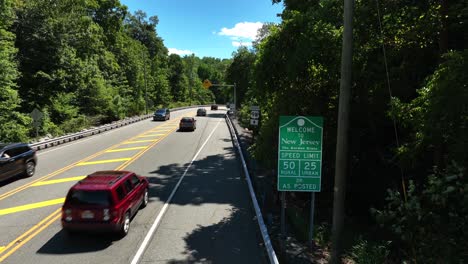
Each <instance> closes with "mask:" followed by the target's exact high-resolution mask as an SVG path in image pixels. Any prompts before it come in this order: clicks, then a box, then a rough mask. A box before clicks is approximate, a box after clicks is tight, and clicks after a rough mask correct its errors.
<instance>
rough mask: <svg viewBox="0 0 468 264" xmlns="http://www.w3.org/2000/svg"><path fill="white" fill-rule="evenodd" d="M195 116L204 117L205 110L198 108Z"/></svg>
mask: <svg viewBox="0 0 468 264" xmlns="http://www.w3.org/2000/svg"><path fill="white" fill-rule="evenodd" d="M197 116H206V109H205V108H198V110H197Z"/></svg>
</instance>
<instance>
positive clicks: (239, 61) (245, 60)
mask: <svg viewBox="0 0 468 264" xmlns="http://www.w3.org/2000/svg"><path fill="white" fill-rule="evenodd" d="M233 57H234V58H233V61H232V63H231V65H230V66H229V68H228V69H227V71H226V80H227V81H228V82H229V83H231V84H236V100H237V101H236V103H237V106H239V105H240V104H241V103H243V102H244V98H245V94H246V93H247V91H248V90H250V87H251V86H252V83H251V82H252V71H253V66H254V62H255V58H256V57H255V54H254V53H253V52H251V51H249V50H248V49H247V48H246V47H239V49H238V50H237V52H235V53H234V54H233Z"/></svg>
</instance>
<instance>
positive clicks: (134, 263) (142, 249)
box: [131, 121, 221, 264]
mask: <svg viewBox="0 0 468 264" xmlns="http://www.w3.org/2000/svg"><path fill="white" fill-rule="evenodd" d="M219 124H221V121H219V122H218V124H217V125H216V126H215V128H214V129H213V131H211V133H210V135H209V136H208V138H207V139H206V140H205V142H204V143H203V145H202V146H201V147H200V148H199V149H198V151H197V153H196V154H195V155H194V156H193V158H192V161H190V164H189V165H188V166H187V168H186V169H185V171H184V173H183V174H182V177H180V179H179V181H178V182H177V184H176V186H175V187H174V189H173V190H172V192H171V195H169V198H168V199H167V201H166V202H165V203H164V206H163V208H162V209H161V211H159V214H158V216H157V217H156V219H155V220H154V222H153V225H152V226H151V228H150V230H149V231H148V233H147V234H146V236H145V239H143V242H142V243H141V245H140V247H139V248H138V251H137V252H136V254H135V256H134V257H133V259H132V262H131V264H137V263H138V261H140V258H141V256H142V255H143V253H144V252H145V250H146V247H147V246H148V243H149V242H150V239H151V238H152V236H153V234H154V232H155V231H156V228H158V226H159V223H160V222H161V219H162V217H163V216H164V214H165V213H166V211H167V208H168V207H169V203H170V202H171V200H172V197H173V196H174V194H175V193H176V192H177V189H178V188H179V185H180V183H181V182H182V180H183V179H184V177H185V175H186V174H187V172H188V170H189V169H190V167H191V166H192V164H193V162H194V161H195V160H196V159H197V157H198V155H199V154H200V152H201V151H202V149H203V148H204V147H205V145H206V143H208V140H210V138H211V136H212V135H213V133H214V132H215V131H216V129H217V128H218V126H219Z"/></svg>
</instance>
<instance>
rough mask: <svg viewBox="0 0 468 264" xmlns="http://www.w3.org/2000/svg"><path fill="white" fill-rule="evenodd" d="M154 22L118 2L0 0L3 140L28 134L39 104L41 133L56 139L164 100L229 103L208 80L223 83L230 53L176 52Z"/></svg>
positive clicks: (0, 130) (170, 102) (179, 103)
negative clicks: (219, 55)
mask: <svg viewBox="0 0 468 264" xmlns="http://www.w3.org/2000/svg"><path fill="white" fill-rule="evenodd" d="M157 25H158V18H157V17H156V16H153V17H149V18H148V17H147V16H146V14H145V13H144V12H142V11H137V12H135V13H134V14H131V13H129V11H128V10H127V7H126V6H124V5H121V4H120V2H119V1H118V0H93V1H89V0H78V1H75V0H73V1H72V0H61V1H49V0H28V1H23V0H1V1H0V139H1V141H4V142H5V141H6V142H9V141H29V140H31V138H32V137H34V136H35V133H33V132H35V131H33V129H32V128H33V127H32V119H31V117H30V113H31V111H32V110H33V109H35V108H37V109H39V110H40V111H41V112H42V113H44V118H43V119H42V123H41V124H40V126H39V127H40V128H39V131H38V132H39V136H45V135H49V136H57V135H60V134H64V133H69V132H74V131H77V130H80V129H82V128H85V127H89V126H93V125H97V124H102V123H106V122H110V121H113V120H117V119H122V118H125V117H128V116H133V115H138V114H143V113H148V112H152V111H154V110H155V108H157V107H162V106H165V107H176V106H182V105H189V104H191V105H196V104H207V103H212V102H214V101H215V100H216V99H218V100H222V103H225V102H226V101H227V100H228V99H229V98H228V97H227V93H226V91H223V90H214V91H211V90H208V89H205V88H203V86H202V85H201V84H202V80H204V79H210V80H212V82H213V83H221V82H222V81H223V78H224V72H225V70H226V68H227V67H228V65H229V64H230V60H226V59H225V60H221V59H217V58H198V57H196V56H194V55H192V56H184V57H181V56H179V55H177V54H170V55H169V54H168V49H167V48H166V47H165V46H164V43H163V40H162V38H161V37H160V36H158V34H157V30H156V28H157ZM215 96H217V98H215Z"/></svg>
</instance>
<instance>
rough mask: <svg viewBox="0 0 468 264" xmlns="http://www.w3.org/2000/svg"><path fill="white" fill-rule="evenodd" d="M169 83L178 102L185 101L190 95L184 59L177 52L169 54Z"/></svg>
mask: <svg viewBox="0 0 468 264" xmlns="http://www.w3.org/2000/svg"><path fill="white" fill-rule="evenodd" d="M168 66H169V72H170V74H169V83H170V86H171V93H172V96H173V98H174V100H176V101H178V102H185V101H187V98H188V96H189V94H188V92H189V91H188V85H189V83H188V78H187V76H186V75H185V70H184V64H183V63H182V59H181V58H180V56H179V55H177V54H171V55H169V62H168Z"/></svg>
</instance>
